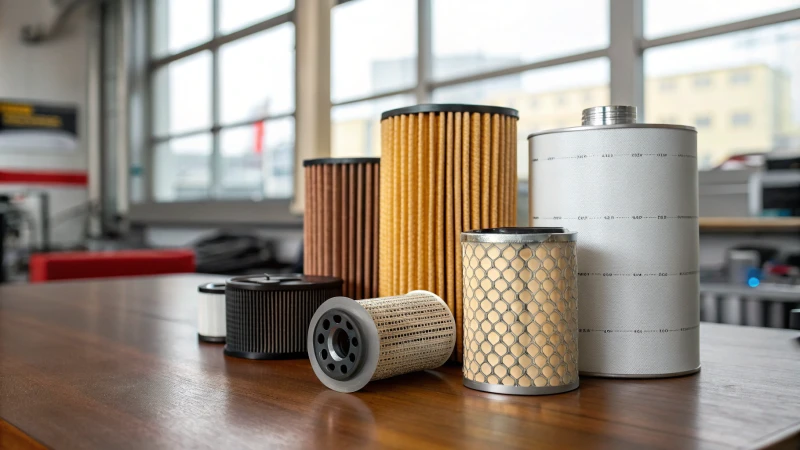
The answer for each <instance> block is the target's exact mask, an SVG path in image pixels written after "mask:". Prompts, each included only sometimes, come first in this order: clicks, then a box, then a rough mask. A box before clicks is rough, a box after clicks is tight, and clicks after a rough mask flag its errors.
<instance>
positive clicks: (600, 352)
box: [528, 106, 700, 378]
mask: <svg viewBox="0 0 800 450" xmlns="http://www.w3.org/2000/svg"><path fill="white" fill-rule="evenodd" d="M528 141H529V145H530V201H531V205H530V211H531V224H532V225H534V226H555V225H563V226H566V227H567V228H569V229H570V230H572V231H577V232H578V234H579V236H580V250H579V254H578V257H579V259H580V272H579V274H578V286H579V288H580V296H581V297H580V298H581V300H580V303H581V313H580V318H579V326H580V344H581V354H580V371H581V374H582V375H598V376H608V377H635V378H646V377H667V376H675V375H682V374H687V373H692V372H696V371H697V370H699V368H700V348H699V347H700V346H699V337H700V335H699V331H700V330H699V322H700V307H699V277H698V253H699V233H698V220H697V132H696V131H695V129H694V128H691V127H685V126H678V125H654V124H644V123H636V108H634V107H630V106H604V107H596V108H590V109H587V110H585V111H584V112H583V126H580V127H575V128H565V129H560V130H550V131H544V132H541V133H535V134H532V135H531V136H529V137H528Z"/></svg>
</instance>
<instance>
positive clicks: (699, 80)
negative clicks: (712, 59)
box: [694, 75, 711, 88]
mask: <svg viewBox="0 0 800 450" xmlns="http://www.w3.org/2000/svg"><path fill="white" fill-rule="evenodd" d="M709 86H711V77H710V76H708V75H697V76H695V77H694V87H697V88H706V87H709Z"/></svg>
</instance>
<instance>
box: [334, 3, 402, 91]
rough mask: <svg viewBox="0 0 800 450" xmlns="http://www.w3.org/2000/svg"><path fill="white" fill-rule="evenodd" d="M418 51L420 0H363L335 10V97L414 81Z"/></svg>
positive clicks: (399, 86)
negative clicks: (418, 8)
mask: <svg viewBox="0 0 800 450" xmlns="http://www.w3.org/2000/svg"><path fill="white" fill-rule="evenodd" d="M416 55H417V1H416V0H392V1H385V0H357V1H352V2H348V3H344V4H342V5H339V6H337V7H335V8H333V10H332V11H331V98H332V100H333V101H334V102H340V101H344V100H348V99H353V98H357V97H364V96H368V95H371V94H376V93H380V92H386V91H392V90H396V89H402V88H408V87H412V86H413V85H414V84H415V83H416V79H417V60H416Z"/></svg>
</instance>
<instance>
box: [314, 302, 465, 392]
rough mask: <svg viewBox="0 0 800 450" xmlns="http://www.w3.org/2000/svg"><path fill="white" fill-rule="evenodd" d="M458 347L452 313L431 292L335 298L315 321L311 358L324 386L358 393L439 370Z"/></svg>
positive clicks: (318, 311) (315, 316) (318, 313)
mask: <svg viewBox="0 0 800 450" xmlns="http://www.w3.org/2000/svg"><path fill="white" fill-rule="evenodd" d="M455 342H456V325H455V321H454V320H453V314H452V313H451V312H450V308H448V306H447V304H446V303H445V302H444V301H443V300H442V299H441V298H439V296H437V295H436V294H433V293H431V292H427V291H412V292H409V293H408V294H406V295H398V296H394V297H383V298H371V299H366V300H359V301H356V300H352V299H349V298H346V297H336V298H332V299H330V300H328V301H327V302H325V304H323V305H322V306H321V307H320V308H319V309H318V310H317V312H316V313H314V317H313V318H312V319H311V325H310V326H309V328H308V357H309V359H310V360H311V367H312V368H313V369H314V373H315V374H316V375H317V377H318V378H319V380H320V381H322V383H323V384H324V385H325V386H327V387H329V388H330V389H333V390H335V391H339V392H354V391H357V390H359V389H361V388H362V387H364V386H365V385H366V384H367V383H369V382H370V381H375V380H381V379H384V378H389V377H393V376H396V375H401V374H404V373H409V372H415V371H418V370H426V369H435V368H437V367H439V366H441V365H442V364H444V363H445V362H446V361H447V359H448V358H449V357H450V355H451V354H452V352H453V346H454V345H455Z"/></svg>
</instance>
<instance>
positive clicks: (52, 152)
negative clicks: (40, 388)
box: [0, 0, 800, 399]
mask: <svg viewBox="0 0 800 450" xmlns="http://www.w3.org/2000/svg"><path fill="white" fill-rule="evenodd" d="M185 273H196V274H203V275H207V276H206V277H205V280H206V281H205V282H203V283H202V284H201V283H196V284H194V285H193V286H192V287H191V289H186V290H185V292H183V293H182V296H181V295H177V294H174V293H173V294H171V295H175V296H176V298H174V299H172V301H174V302H177V303H175V304H176V305H177V304H182V305H185V306H186V307H187V308H196V313H195V312H193V314H195V315H196V321H193V322H192V326H194V327H195V328H196V335H194V334H193V335H192V339H193V342H194V340H196V341H197V345H199V346H214V348H215V349H216V350H215V351H218V354H219V357H220V358H223V357H224V358H226V359H247V360H255V361H256V362H257V363H258V364H263V365H264V367H267V368H268V367H269V364H272V363H274V361H276V360H285V359H297V360H304V361H307V362H308V365H309V367H307V371H308V373H312V371H313V374H314V375H315V376H316V379H318V380H319V383H320V386H323V385H324V386H325V388H326V389H330V390H333V391H338V392H343V393H354V392H358V391H363V390H365V389H367V390H369V389H370V386H372V385H373V383H375V382H377V381H378V380H383V379H390V378H391V379H392V380H394V381H392V382H393V383H398V384H402V383H404V380H405V378H404V377H401V376H400V375H403V374H408V373H411V372H417V371H422V370H433V369H436V368H438V367H440V366H442V365H456V366H459V367H461V368H462V369H461V370H462V375H463V380H461V381H463V389H470V390H477V391H484V392H488V393H492V394H498V395H515V396H538V395H550V394H560V395H569V394H564V393H566V392H570V391H575V390H576V389H577V390H578V391H576V392H580V387H579V386H580V381H581V380H582V379H583V377H600V378H644V379H649V378H656V379H660V378H671V377H680V376H698V375H697V372H698V371H700V370H701V367H702V363H703V361H701V352H700V347H701V343H702V339H703V336H704V335H703V333H701V322H704V323H719V324H728V325H738V326H743V327H745V326H746V327H760V328H772V329H784V330H785V329H795V330H797V329H800V2H798V1H797V0H762V1H759V2H749V1H722V0H702V1H700V0H670V1H668V0H574V1H568V2H555V1H551V2H541V1H527V0H502V1H481V0H392V1H389V0H269V1H267V0H262V1H259V0H0V289H2V288H3V287H11V288H13V289H15V288H17V287H19V288H20V289H22V288H30V289H34V288H36V286H38V285H51V284H63V285H64V286H67V285H71V284H73V283H82V282H91V283H100V284H98V286H99V285H101V284H102V283H105V282H107V281H108V282H111V281H109V280H119V279H123V278H128V277H157V276H163V275H171V274H185ZM0 292H4V293H3V297H5V298H0V306H1V305H2V304H3V302H9V304H10V303H13V301H14V298H12V297H13V294H11V293H13V292H17V291H12V290H5V291H0ZM19 292H22V291H19ZM31 292H32V291H31ZM177 297H179V298H177ZM108 300H109V301H112V300H113V299H108ZM180 302H183V303H180ZM0 311H1V310H0ZM193 311H194V310H193ZM1 323H2V321H0V324H1ZM743 345H744V344H743ZM201 348H206V347H201ZM459 387H461V386H459ZM0 399H1V398H0Z"/></svg>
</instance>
